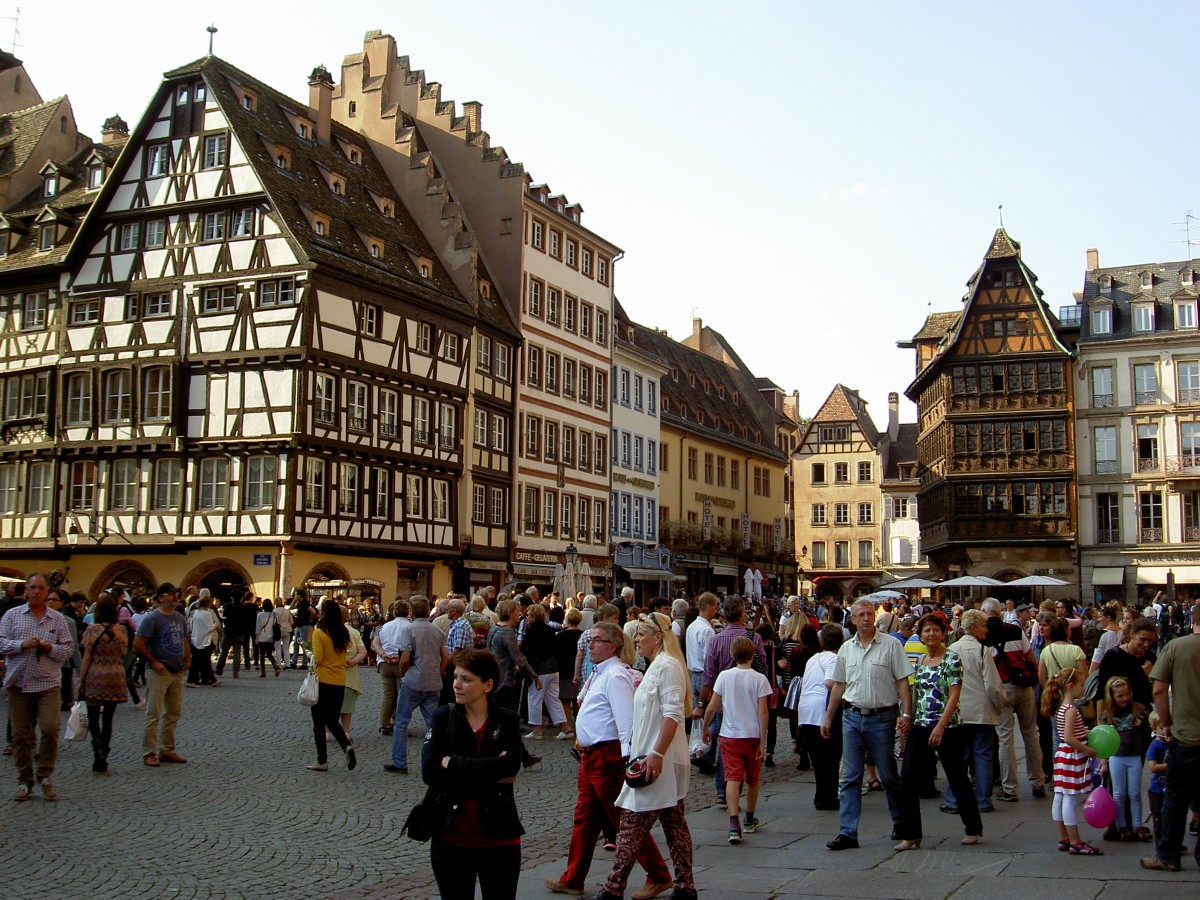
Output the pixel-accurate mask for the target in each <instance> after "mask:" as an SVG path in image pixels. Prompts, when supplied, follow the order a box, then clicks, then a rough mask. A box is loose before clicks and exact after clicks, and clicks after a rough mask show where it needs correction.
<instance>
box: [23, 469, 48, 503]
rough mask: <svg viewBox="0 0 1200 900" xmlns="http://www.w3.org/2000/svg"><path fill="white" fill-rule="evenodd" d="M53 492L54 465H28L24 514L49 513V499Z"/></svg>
mask: <svg viewBox="0 0 1200 900" xmlns="http://www.w3.org/2000/svg"><path fill="white" fill-rule="evenodd" d="M53 490H54V464H53V463H48V462H40V463H30V465H29V490H28V491H27V492H26V493H25V512H27V513H39V512H49V511H50V498H51V497H52V496H53Z"/></svg>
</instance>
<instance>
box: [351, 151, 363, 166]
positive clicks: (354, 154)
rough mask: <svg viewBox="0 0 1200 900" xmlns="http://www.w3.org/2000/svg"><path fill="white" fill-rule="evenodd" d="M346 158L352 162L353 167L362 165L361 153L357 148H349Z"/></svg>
mask: <svg viewBox="0 0 1200 900" xmlns="http://www.w3.org/2000/svg"><path fill="white" fill-rule="evenodd" d="M347 156H349V157H350V162H352V163H353V164H354V165H356V166H361V165H362V151H361V150H359V149H358V148H357V147H351V148H350V152H349V153H348V154H347Z"/></svg>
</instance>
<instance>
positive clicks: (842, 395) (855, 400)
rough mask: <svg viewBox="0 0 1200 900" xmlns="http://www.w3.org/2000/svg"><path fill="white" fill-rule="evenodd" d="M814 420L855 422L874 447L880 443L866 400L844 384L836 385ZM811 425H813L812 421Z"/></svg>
mask: <svg viewBox="0 0 1200 900" xmlns="http://www.w3.org/2000/svg"><path fill="white" fill-rule="evenodd" d="M812 421H813V422H854V423H855V424H857V425H858V428H859V430H860V431H862V433H863V434H864V435H865V436H866V438H867V440H868V441H870V442H871V446H872V447H873V446H875V445H876V444H877V443H879V431H878V429H876V428H875V423H874V422H873V421H871V417H870V415H868V414H867V404H866V401H865V400H863V399H862V397H860V396H859V395H858V391H854V390H851V389H850V388H848V387H846V386H845V385H843V384H839V385H835V386H834V388H833V390H832V391H830V393H829V396H828V397H827V398H826V400H825V402H824V403H823V404H821V408H820V409H819V410H817V414H816V415H815V416H813V417H812ZM809 427H810V428H811V427H812V423H810V424H809Z"/></svg>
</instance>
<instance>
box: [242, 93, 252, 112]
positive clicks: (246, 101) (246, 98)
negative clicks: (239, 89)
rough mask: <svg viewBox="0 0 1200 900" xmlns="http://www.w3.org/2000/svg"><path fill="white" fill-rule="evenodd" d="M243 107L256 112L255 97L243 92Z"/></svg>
mask: <svg viewBox="0 0 1200 900" xmlns="http://www.w3.org/2000/svg"><path fill="white" fill-rule="evenodd" d="M242 109H248V110H250V112H254V98H253V97H251V96H250V95H249V94H242Z"/></svg>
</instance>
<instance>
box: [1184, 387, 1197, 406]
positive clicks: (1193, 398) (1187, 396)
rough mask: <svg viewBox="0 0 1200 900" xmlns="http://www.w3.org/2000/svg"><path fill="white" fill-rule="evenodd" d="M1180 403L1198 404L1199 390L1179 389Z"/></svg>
mask: <svg viewBox="0 0 1200 900" xmlns="http://www.w3.org/2000/svg"><path fill="white" fill-rule="evenodd" d="M1179 402H1180V403H1200V388H1180V389H1179Z"/></svg>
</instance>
